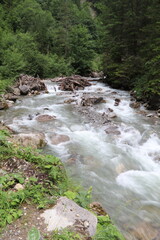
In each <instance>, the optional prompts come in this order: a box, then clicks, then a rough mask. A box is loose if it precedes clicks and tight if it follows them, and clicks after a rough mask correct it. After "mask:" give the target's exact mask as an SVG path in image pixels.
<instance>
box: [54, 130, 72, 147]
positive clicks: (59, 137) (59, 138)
mask: <svg viewBox="0 0 160 240" xmlns="http://www.w3.org/2000/svg"><path fill="white" fill-rule="evenodd" d="M50 141H51V143H52V144H53V145H58V144H60V143H64V142H68V141H70V138H69V137H68V136H67V135H60V134H56V133H53V134H52V136H51V137H50Z"/></svg>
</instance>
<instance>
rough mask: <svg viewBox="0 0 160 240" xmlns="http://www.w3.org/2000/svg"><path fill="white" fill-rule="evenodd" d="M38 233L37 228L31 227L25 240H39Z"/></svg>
mask: <svg viewBox="0 0 160 240" xmlns="http://www.w3.org/2000/svg"><path fill="white" fill-rule="evenodd" d="M40 237H41V235H40V232H39V230H38V229H37V228H35V227H33V228H32V229H31V230H30V231H29V233H28V237H27V240H40Z"/></svg>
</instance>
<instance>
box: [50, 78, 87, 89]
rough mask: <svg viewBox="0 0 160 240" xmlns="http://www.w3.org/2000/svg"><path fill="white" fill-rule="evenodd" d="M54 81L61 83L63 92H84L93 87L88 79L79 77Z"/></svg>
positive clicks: (60, 86) (55, 79) (60, 87)
mask: <svg viewBox="0 0 160 240" xmlns="http://www.w3.org/2000/svg"><path fill="white" fill-rule="evenodd" d="M52 81H53V82H59V89H60V90H61V91H75V90H83V89H84V88H85V87H87V86H91V83H90V82H89V81H88V79H87V78H86V77H82V76H79V75H74V76H70V77H59V78H54V79H52Z"/></svg>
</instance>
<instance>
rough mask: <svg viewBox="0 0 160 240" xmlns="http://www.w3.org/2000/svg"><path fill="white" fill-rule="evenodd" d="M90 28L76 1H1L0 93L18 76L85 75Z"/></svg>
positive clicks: (89, 59)
mask: <svg viewBox="0 0 160 240" xmlns="http://www.w3.org/2000/svg"><path fill="white" fill-rule="evenodd" d="M96 25H97V23H96V21H95V20H94V19H93V18H92V16H91V13H90V10H89V5H88V4H83V5H82V3H80V1H74V0H67V1H66V0H62V1H59V0H51V1H47V0H46V1H41V0H24V1H19V0H16V1H2V3H1V5H0V36H1V37H0V91H1V90H2V91H3V90H4V89H5V87H6V86H7V85H8V84H11V82H12V81H13V80H14V79H15V78H16V77H17V76H18V75H19V74H20V73H26V74H29V75H34V76H37V75H39V76H40V77H42V78H49V77H55V76H58V75H70V74H72V73H82V74H85V73H87V72H89V71H91V68H92V67H94V66H92V64H91V62H92V59H93V58H94V53H96V51H97V49H96V47H95V43H96V41H97V34H96Z"/></svg>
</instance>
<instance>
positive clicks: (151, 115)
mask: <svg viewBox="0 0 160 240" xmlns="http://www.w3.org/2000/svg"><path fill="white" fill-rule="evenodd" d="M146 117H154V115H153V114H152V113H150V114H147V115H146Z"/></svg>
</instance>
